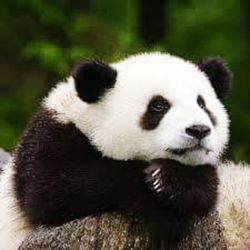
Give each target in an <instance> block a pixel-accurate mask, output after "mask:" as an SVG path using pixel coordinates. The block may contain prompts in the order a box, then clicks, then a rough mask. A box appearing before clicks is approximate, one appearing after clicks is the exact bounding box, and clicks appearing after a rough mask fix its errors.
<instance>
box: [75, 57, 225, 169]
mask: <svg viewBox="0 0 250 250" xmlns="http://www.w3.org/2000/svg"><path fill="white" fill-rule="evenodd" d="M202 66H203V65H201V66H199V67H200V68H201V67H202ZM199 67H198V66H196V65H194V64H192V63H190V62H187V61H184V60H183V59H180V58H177V57H174V56H170V55H166V54H159V53H153V54H144V55H138V56H134V57H130V58H128V59H126V60H124V61H120V62H118V63H116V64H112V65H111V68H110V70H111V69H112V70H113V72H110V73H109V75H107V76H106V77H104V76H103V72H101V73H102V74H99V75H100V77H101V78H102V81H103V82H110V79H113V80H112V81H113V83H112V85H111V86H108V87H107V88H105V91H103V93H102V94H101V95H100V93H101V92H102V91H101V90H100V89H98V88H96V89H95V90H94V91H96V92H99V95H98V97H97V96H96V95H93V97H94V98H92V99H89V100H88V103H87V104H86V105H85V106H84V107H82V109H84V112H82V119H79V114H80V113H79V114H78V115H77V119H74V123H76V126H77V127H78V128H80V129H81V130H82V131H83V132H84V133H85V134H86V135H87V136H88V137H89V139H90V141H91V143H92V144H93V145H94V146H95V147H96V148H97V149H98V150H99V151H100V152H102V154H103V155H104V156H107V157H111V158H113V159H118V160H129V159H142V160H148V161H149V160H152V159H156V158H171V159H175V160H177V161H179V162H182V163H184V164H188V165H198V164H204V163H212V164H214V163H215V162H216V161H217V159H218V158H219V156H220V154H221V153H222V152H223V150H224V148H225V146H226V144H227V142H228V126H229V119H228V116H227V113H226V111H225V109H224V106H223V105H222V103H221V102H220V100H219V99H218V97H217V96H218V93H219V94H222V92H223V91H222V90H223V88H219V90H220V92H218V91H217V92H216V91H215V88H214V87H213V86H212V84H211V81H213V84H215V83H214V79H212V78H210V80H209V78H208V76H207V75H206V74H205V73H204V72H202V71H201V70H200V69H199ZM209 67H210V68H209ZM209 67H208V68H205V70H208V69H209V70H210V69H211V63H210V64H209ZM102 70H104V69H103V65H101V69H100V70H99V71H102ZM205 70H203V71H205ZM205 72H206V71H205ZM218 72H219V71H217V72H214V71H213V73H217V74H218ZM99 73H100V72H99ZM206 73H207V72H206ZM224 73H225V72H224ZM85 75H86V73H85ZM215 75H216V74H215ZM213 76H214V75H213ZM78 77H79V75H78ZM81 77H82V76H81ZM88 79H91V80H93V79H94V81H95V80H96V73H95V74H94V75H93V76H91V77H90V76H89V78H88ZM107 79H109V81H107ZM114 79H115V81H114ZM217 79H219V77H218V76H216V80H217ZM77 81H79V79H78V78H77V77H75V82H76V83H77ZM82 84H84V83H82ZM106 85H108V84H106ZM217 90H218V88H217ZM79 91H81V89H80V88H78V95H79V96H80V97H81V98H82V99H84V98H85V99H86V97H84V96H82V95H81V94H79ZM82 93H83V94H85V93H86V90H84V91H82ZM92 93H93V90H92ZM86 95H87V94H86ZM89 96H90V95H88V96H87V98H89ZM95 97H96V98H95ZM78 107H80V105H79V106H78ZM78 109H79V108H78ZM74 110H76V108H75V109H74Z"/></svg>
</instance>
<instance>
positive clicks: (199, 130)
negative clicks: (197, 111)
mask: <svg viewBox="0 0 250 250" xmlns="http://www.w3.org/2000/svg"><path fill="white" fill-rule="evenodd" d="M186 133H187V134H188V135H191V136H192V137H195V138H197V139H200V140H201V139H203V138H204V137H206V136H208V135H209V134H210V133H211V129H210V128H209V127H208V126H205V125H193V126H191V127H189V128H186Z"/></svg>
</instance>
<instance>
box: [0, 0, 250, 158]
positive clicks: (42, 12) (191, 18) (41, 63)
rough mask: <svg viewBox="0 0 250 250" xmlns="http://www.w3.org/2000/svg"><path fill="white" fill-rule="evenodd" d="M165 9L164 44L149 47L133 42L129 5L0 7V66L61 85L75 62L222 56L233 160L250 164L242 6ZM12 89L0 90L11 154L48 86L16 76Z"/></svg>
mask: <svg viewBox="0 0 250 250" xmlns="http://www.w3.org/2000/svg"><path fill="white" fill-rule="evenodd" d="M168 3H169V4H168V8H167V6H166V8H167V13H168V20H166V22H167V21H168V28H167V31H166V38H165V41H164V42H162V43H160V44H156V45H155V46H154V47H153V48H147V47H146V46H145V45H144V44H143V41H141V39H140V37H139V35H138V31H137V23H138V20H137V19H138V11H139V6H137V1H134V0H120V1H117V0H106V1H101V0H84V1H70V0H64V1H56V0H55V1H50V0H8V1H0V29H1V34H0V51H1V58H2V60H0V63H1V62H2V63H5V62H6V61H8V62H10V63H11V64H14V65H16V64H17V65H19V64H20V65H29V67H32V68H33V69H34V71H36V70H39V71H42V72H43V74H44V75H45V76H48V75H49V79H57V80H59V79H60V78H61V77H62V76H64V75H66V72H67V71H68V70H69V68H70V65H71V64H72V63H73V62H74V61H77V60H79V59H81V58H86V57H97V58H101V59H104V60H107V61H113V60H117V59H119V58H121V57H123V56H125V55H127V54H131V53H136V52H139V51H146V50H160V51H167V52H170V53H174V54H177V55H180V56H183V57H185V58H188V59H192V60H197V59H198V58H200V57H202V56H204V55H220V56H222V57H224V58H225V59H226V60H227V61H228V63H229V65H230V67H231V68H232V70H233V72H234V75H235V81H234V82H235V87H234V90H233V95H232V98H231V99H230V100H229V101H228V103H227V105H228V107H229V109H230V115H231V117H232V141H231V143H232V147H231V148H232V149H231V151H230V155H231V157H232V158H234V159H241V160H243V159H248V160H250V141H249V139H248V135H249V128H250V115H249V104H250V102H249V98H248V93H249V91H250V85H249V84H247V83H248V81H249V79H247V74H248V67H249V65H248V64H247V61H246V59H248V58H247V57H246V56H245V55H246V53H247V50H248V51H250V47H249V46H250V45H249V44H250V43H249V41H248V40H247V36H244V35H242V34H243V32H245V31H244V26H243V25H244V24H243V22H242V20H243V16H242V15H243V11H242V10H243V9H242V6H241V2H240V1H237V0H228V1H223V0H210V1H203V0H189V1H186V0H185V1H181V0H179V1H173V0H168ZM152 22H154V20H152ZM249 32H250V31H249ZM248 63H249V62H248ZM0 71H1V70H0ZM0 73H1V72H0ZM43 79H46V77H44V78H43ZM20 80H23V79H20ZM9 82H10V84H11V87H6V84H4V82H3V83H0V87H1V85H4V86H5V87H4V88H3V90H1V92H0V131H1V133H0V145H1V146H4V147H5V148H8V149H10V148H11V147H12V146H13V145H14V144H15V143H16V140H17V137H18V135H19V134H20V132H21V130H22V129H23V126H24V124H25V123H26V121H27V118H28V116H29V115H30V114H31V113H32V112H34V110H35V107H36V106H37V103H38V97H40V96H42V94H43V93H44V92H45V89H47V88H48V84H51V83H52V82H46V83H43V84H41V83H34V82H31V80H30V75H27V76H26V77H24V84H22V83H18V84H17V83H16V78H15V72H13V77H12V80H10V81H9Z"/></svg>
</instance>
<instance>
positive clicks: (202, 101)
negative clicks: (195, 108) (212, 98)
mask: <svg viewBox="0 0 250 250" xmlns="http://www.w3.org/2000/svg"><path fill="white" fill-rule="evenodd" d="M197 103H198V105H199V106H200V107H201V108H202V109H205V108H206V103H205V100H204V99H203V98H202V96H200V95H199V96H198V97H197Z"/></svg>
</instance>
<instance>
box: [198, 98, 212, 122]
mask: <svg viewBox="0 0 250 250" xmlns="http://www.w3.org/2000/svg"><path fill="white" fill-rule="evenodd" d="M197 103H198V105H199V106H200V107H201V108H202V109H203V110H204V111H205V112H206V113H207V115H208V116H209V118H210V120H211V122H212V124H213V125H214V126H215V125H216V119H215V117H214V115H213V114H212V112H211V111H210V110H209V109H208V108H207V106H206V102H205V100H204V98H203V97H202V96H201V95H198V97H197Z"/></svg>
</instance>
